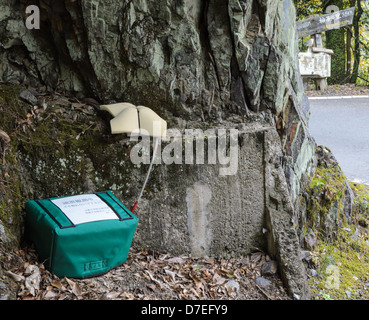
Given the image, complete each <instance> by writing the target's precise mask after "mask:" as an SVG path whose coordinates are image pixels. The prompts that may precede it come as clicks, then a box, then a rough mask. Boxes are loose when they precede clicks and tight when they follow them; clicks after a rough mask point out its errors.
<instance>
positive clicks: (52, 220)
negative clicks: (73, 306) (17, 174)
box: [25, 191, 138, 278]
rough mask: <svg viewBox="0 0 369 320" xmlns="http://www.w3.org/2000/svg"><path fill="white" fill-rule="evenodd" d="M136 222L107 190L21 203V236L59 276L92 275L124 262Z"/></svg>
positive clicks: (82, 276)
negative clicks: (23, 210)
mask: <svg viewBox="0 0 369 320" xmlns="http://www.w3.org/2000/svg"><path fill="white" fill-rule="evenodd" d="M137 224H138V218H137V217H135V216H134V215H133V214H132V212H130V211H129V210H128V209H127V208H126V207H125V206H124V205H123V204H122V203H121V202H120V201H119V199H118V198H116V197H115V196H114V194H113V193H112V192H111V191H106V192H98V193H93V194H85V195H78V196H70V197H59V198H50V199H45V200H30V201H27V202H26V219H25V236H26V239H27V240H29V241H31V242H33V243H34V245H35V248H36V251H37V252H38V255H39V258H40V260H41V261H42V262H43V263H44V265H45V267H46V268H47V269H48V270H49V271H50V272H52V273H54V274H55V275H57V276H58V277H64V276H66V277H71V278H85V277H91V276H96V275H99V274H102V273H105V272H107V271H109V270H110V269H112V268H114V267H116V266H118V265H120V264H122V263H123V262H125V261H126V259H127V256H128V251H129V249H130V247H131V243H132V239H133V235H134V233H135V230H136V227H137Z"/></svg>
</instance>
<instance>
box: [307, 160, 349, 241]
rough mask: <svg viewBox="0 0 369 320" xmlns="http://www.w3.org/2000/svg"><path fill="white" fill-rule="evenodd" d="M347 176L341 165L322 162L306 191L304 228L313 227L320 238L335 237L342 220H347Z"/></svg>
mask: <svg viewBox="0 0 369 320" xmlns="http://www.w3.org/2000/svg"><path fill="white" fill-rule="evenodd" d="M345 181H346V178H345V176H344V174H343V172H342V171H341V169H340V167H339V166H330V167H328V166H326V165H322V164H320V165H319V166H318V167H317V170H316V173H315V175H314V176H313V177H311V182H310V184H309V186H308V188H307V189H306V190H304V193H305V194H307V195H308V196H307V197H306V221H304V225H303V229H304V230H308V229H309V228H311V229H312V230H313V232H314V233H315V234H317V235H318V237H320V238H324V239H334V237H335V232H336V229H337V227H338V225H339V223H340V221H342V220H345V216H344V214H343V213H344V197H345V190H346V188H347V186H346V184H345Z"/></svg>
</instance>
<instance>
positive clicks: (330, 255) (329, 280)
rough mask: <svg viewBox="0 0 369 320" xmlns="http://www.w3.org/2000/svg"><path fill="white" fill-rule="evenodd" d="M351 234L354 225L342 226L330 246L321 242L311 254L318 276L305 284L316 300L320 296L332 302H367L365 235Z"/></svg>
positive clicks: (367, 248)
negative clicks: (361, 300) (357, 300)
mask: <svg viewBox="0 0 369 320" xmlns="http://www.w3.org/2000/svg"><path fill="white" fill-rule="evenodd" d="M355 232H356V233H357V229H356V227H355V226H354V225H345V226H344V227H343V228H340V230H339V233H338V237H337V240H336V241H335V242H334V243H327V242H321V243H320V244H319V246H317V248H316V249H315V250H314V253H313V255H314V256H315V257H316V259H315V262H316V268H317V271H318V274H319V276H318V277H312V278H311V279H310V281H309V282H310V286H311V288H312V293H313V295H315V297H316V298H317V299H322V298H323V295H324V294H325V295H329V296H330V297H331V298H332V299H335V300H346V299H355V300H356V299H363V300H368V299H369V290H368V289H367V288H366V286H365V283H368V281H369V273H368V270H369V256H368V253H369V246H368V244H367V241H368V235H367V234H366V233H365V232H364V233H359V234H356V235H355ZM332 271H334V272H332ZM348 292H349V293H348ZM348 294H349V296H348Z"/></svg>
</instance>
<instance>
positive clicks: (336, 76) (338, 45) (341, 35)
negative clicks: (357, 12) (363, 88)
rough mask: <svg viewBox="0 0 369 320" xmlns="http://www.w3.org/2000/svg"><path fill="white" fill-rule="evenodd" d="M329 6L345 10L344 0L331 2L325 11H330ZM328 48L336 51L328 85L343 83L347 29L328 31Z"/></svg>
mask: <svg viewBox="0 0 369 320" xmlns="http://www.w3.org/2000/svg"><path fill="white" fill-rule="evenodd" d="M329 6H336V7H337V8H338V9H339V10H343V9H344V5H343V0H329V1H328V2H327V4H326V6H325V7H324V11H326V10H327V9H329ZM327 13H331V12H327ZM326 47H327V48H328V49H332V50H333V51H334V55H333V56H332V72H331V77H330V78H329V79H328V83H329V84H334V83H343V82H344V81H345V79H346V44H345V29H344V28H339V29H336V30H330V31H327V32H326Z"/></svg>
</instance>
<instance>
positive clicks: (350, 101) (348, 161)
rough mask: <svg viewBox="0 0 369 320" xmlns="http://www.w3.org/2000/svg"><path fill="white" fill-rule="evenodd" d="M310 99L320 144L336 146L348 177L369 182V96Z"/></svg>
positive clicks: (313, 131)
mask: <svg viewBox="0 0 369 320" xmlns="http://www.w3.org/2000/svg"><path fill="white" fill-rule="evenodd" d="M309 100H310V107H311V115H310V125H309V126H310V131H311V134H312V135H313V137H314V138H315V140H316V142H317V144H318V145H324V146H326V147H328V148H329V149H331V150H332V152H333V154H334V156H335V157H336V159H337V160H338V162H339V163H340V166H341V168H342V170H343V172H344V173H345V175H346V177H347V179H349V180H351V181H356V182H361V183H365V184H367V185H369V97H361V98H359V97H356V98H355V97H345V98H334V99H309Z"/></svg>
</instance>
